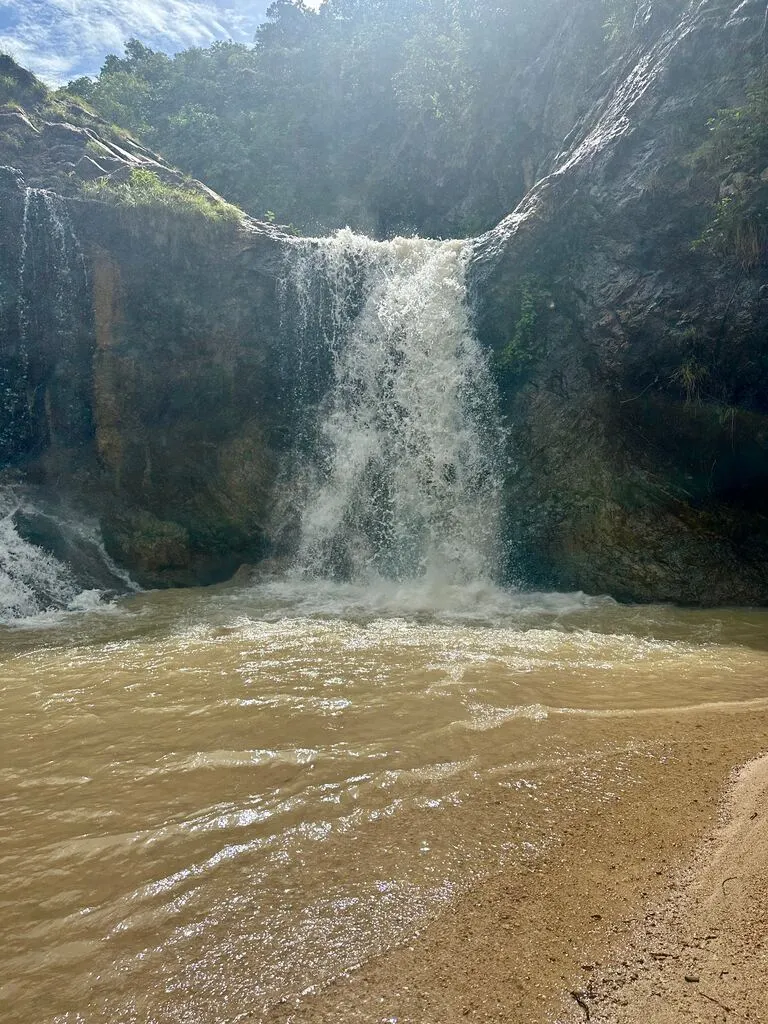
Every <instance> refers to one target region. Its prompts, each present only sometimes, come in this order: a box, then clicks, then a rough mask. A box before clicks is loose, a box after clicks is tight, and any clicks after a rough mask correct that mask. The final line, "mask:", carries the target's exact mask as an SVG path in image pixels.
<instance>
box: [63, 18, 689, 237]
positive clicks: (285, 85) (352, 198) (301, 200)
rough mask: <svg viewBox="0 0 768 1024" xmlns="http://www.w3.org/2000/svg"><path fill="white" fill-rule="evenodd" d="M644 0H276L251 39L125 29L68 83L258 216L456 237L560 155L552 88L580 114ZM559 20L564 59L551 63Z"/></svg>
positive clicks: (500, 207)
mask: <svg viewBox="0 0 768 1024" xmlns="http://www.w3.org/2000/svg"><path fill="white" fill-rule="evenodd" d="M643 6H644V5H643V4H642V3H640V2H639V0H581V2H580V3H579V5H578V10H577V11H574V5H573V3H572V0H536V3H530V2H527V0H516V2H503V3H499V4H497V5H488V4H487V3H484V2H482V0H452V2H446V0H379V2H371V0H326V2H325V3H323V4H322V6H321V7H320V8H319V10H317V11H314V10H312V9H310V8H308V7H304V6H303V5H302V4H301V3H292V2H290V0H278V2H276V3H274V4H273V5H272V7H270V9H269V12H268V17H267V20H266V22H265V23H264V24H263V25H262V27H261V28H260V29H259V32H258V35H257V39H256V42H255V45H254V46H252V47H250V46H244V45H239V44H234V43H221V42H219V43H214V44H213V45H212V46H210V47H208V48H207V49H198V48H194V49H189V50H186V51H184V52H183V53H179V54H177V55H176V56H175V57H169V56H167V55H166V54H163V53H159V52H155V51H152V50H150V49H148V48H147V47H146V46H143V45H142V44H141V43H140V42H138V41H136V40H132V41H130V42H129V43H128V44H127V45H126V48H125V55H124V57H117V56H114V55H113V56H110V57H108V58H107V60H106V61H105V63H104V66H103V68H102V70H101V73H100V75H99V76H98V78H97V79H96V80H95V81H94V80H91V79H88V78H80V79H77V80H76V81H74V82H72V83H70V86H69V90H70V92H71V93H73V94H76V95H78V96H82V97H84V98H85V99H86V100H88V101H89V102H91V103H92V104H93V106H94V107H95V108H96V109H97V110H98V111H99V113H100V114H102V116H104V117H105V118H106V119H107V120H108V121H114V122H116V123H119V124H121V125H124V126H125V127H126V128H128V129H129V130H130V131H132V132H134V133H136V134H137V135H138V136H140V137H141V138H142V139H144V140H145V141H146V142H147V143H148V144H150V145H151V146H153V147H154V148H156V149H158V150H159V151H160V152H162V154H163V155H164V157H165V158H166V159H167V160H169V161H170V162H171V163H173V164H175V165H176V166H178V167H180V168H182V169H183V170H184V171H185V172H188V173H190V174H192V175H193V176H194V177H196V178H199V179H200V180H202V181H205V182H206V183H207V184H209V185H210V186H211V187H213V188H215V189H216V190H217V191H218V192H220V193H221V194H222V195H224V196H226V197H227V198H229V199H230V200H231V201H233V202H235V203H237V204H238V205H240V206H242V207H243V208H244V209H245V210H247V211H248V212H249V213H251V214H252V215H254V216H256V217H265V216H266V215H267V212H268V211H270V212H274V215H275V217H276V218H277V220H279V221H282V222H287V221H290V222H292V223H293V224H295V225H296V226H297V227H299V228H300V229H301V230H303V231H305V232H312V231H321V230H322V231H324V230H328V229H330V228H334V227H339V226H344V225H345V224H349V225H351V226H353V227H355V228H357V229H359V230H364V231H367V232H369V233H372V234H375V235H379V236H386V235H391V234H393V233H395V232H403V233H412V232H419V233H421V234H431V235H442V236H446V235H453V236H458V235H467V234H473V233H476V232H478V231H481V230H484V229H486V228H488V227H490V226H491V225H492V224H494V223H495V222H496V221H497V220H499V219H500V218H501V217H502V216H504V215H505V214H506V213H508V212H509V211H510V210H511V209H512V208H514V206H515V205H516V203H517V202H518V200H519V199H520V198H521V197H522V195H523V194H524V192H525V191H526V189H527V187H529V186H530V185H531V184H532V183H533V181H532V179H533V177H534V175H535V173H536V170H537V166H538V165H539V164H540V163H541V162H542V161H543V160H544V159H545V158H546V157H548V156H550V155H552V154H553V153H556V152H557V151H558V149H559V147H560V146H561V144H562V139H563V136H564V134H565V133H566V132H567V131H568V129H569V128H570V127H571V123H572V120H571V118H570V116H569V117H566V118H564V119H563V118H558V117H557V116H554V117H552V116H550V108H551V107H552V106H553V99H554V98H555V94H556V93H558V92H559V95H558V96H557V99H556V103H555V104H554V105H555V107H557V106H558V105H559V106H560V107H562V106H563V104H565V105H566V106H570V107H573V108H574V109H573V110H572V111H570V113H573V114H577V115H578V113H580V112H583V110H584V109H586V106H588V95H589V92H590V90H591V89H592V88H593V85H594V82H595V80H596V79H597V77H598V74H599V71H600V70H601V69H602V68H605V67H607V66H608V65H609V64H610V62H611V61H612V60H613V59H614V58H615V56H616V54H617V52H618V50H619V48H620V47H621V45H622V42H623V41H625V40H626V36H627V34H628V33H630V32H631V31H632V30H633V25H635V23H636V22H637V21H638V11H639V10H640V9H641V8H642V7H643ZM655 6H656V7H659V6H661V7H665V8H674V9H679V8H681V7H682V6H683V0H658V3H657V4H656V5H655ZM573 33H576V34H577V35H578V38H579V41H580V47H578V48H577V47H573V46H570V47H569V48H568V49H569V52H572V53H574V54H575V53H577V52H578V53H579V56H578V57H574V58H573V60H574V61H575V64H574V66H573V67H570V66H569V67H567V68H565V69H564V68H563V66H562V65H563V62H564V60H565V57H564V56H563V50H564V47H563V45H562V44H563V40H564V38H565V37H568V36H569V35H571V34H573ZM537 62H538V63H539V64H540V65H541V71H542V74H541V82H540V83H539V85H537V90H538V89H540V90H541V94H540V95H539V96H538V98H537V100H536V102H535V103H531V102H530V101H531V97H530V96H528V95H527V94H526V89H528V88H529V85H526V82H525V73H526V70H527V69H529V68H530V67H531V66H532V65H533V64H535V63H537ZM563 74H565V75H566V77H567V79H568V83H569V89H570V90H571V95H569V96H567V97H564V96H563V90H562V89H561V88H559V87H560V85H561V82H560V81H559V79H560V78H561V77H562V75H563ZM537 109H540V113H541V116H537V114H536V110H537ZM561 120H564V121H565V124H563V123H561Z"/></svg>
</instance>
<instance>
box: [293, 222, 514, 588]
mask: <svg viewBox="0 0 768 1024" xmlns="http://www.w3.org/2000/svg"><path fill="white" fill-rule="evenodd" d="M467 254H468V250H467V247H466V246H465V245H464V243H462V242H459V241H435V240H427V239H420V238H395V239H393V240H391V241H386V242H377V241H372V240H371V239H368V238H365V237H362V236H359V235H355V234H353V233H352V232H351V231H349V230H344V231H340V232H338V233H337V234H336V235H334V236H332V237H330V238H327V239H312V240H302V241H300V242H297V243H296V246H295V251H294V253H293V259H292V264H291V267H290V274H289V279H288V281H287V285H286V300H288V299H290V300H291V301H292V302H293V303H294V306H293V315H294V317H298V321H299V324H300V331H301V344H300V349H301V359H300V362H301V364H302V365H303V366H304V367H305V368H306V370H308V371H310V372H312V373H316V372H317V369H318V367H321V366H323V364H325V365H326V367H327V377H328V380H327V393H326V394H325V396H324V397H322V398H320V400H319V402H318V404H317V406H316V408H315V409H314V410H313V412H312V415H313V417H314V422H313V423H311V424H305V426H304V428H303V430H299V431H298V436H299V447H300V449H301V452H300V457H296V458H295V459H294V467H295V468H294V471H293V479H292V480H291V481H290V484H289V490H290V492H291V494H292V498H293V502H294V504H295V506H296V507H297V508H298V510H299V524H298V541H297V544H296V555H295V567H296V569H297V570H298V571H300V572H301V573H303V574H306V575H310V576H316V577H333V578H338V579H351V580H359V581H363V580H365V579H369V578H372V577H384V578H388V579H393V580H399V581H402V580H412V579H418V578H424V577H433V578H439V579H444V580H445V581H446V582H451V583H461V582H468V581H472V580H477V579H480V578H487V579H490V578H492V577H493V576H495V575H496V574H497V568H498V564H499V558H500V554H501V552H500V535H501V530H500V514H501V513H500V508H501V479H502V472H501V467H502V451H503V446H502V441H503V437H502V431H501V428H500V424H499V416H498V395H497V392H496V387H495V383H494V381H493V378H492V375H491V373H490V370H489V365H488V360H487V356H486V354H485V353H484V352H483V351H482V349H481V348H480V346H479V344H478V342H477V340H476V339H475V337H474V335H473V333H472V329H471V323H470V314H469V310H468V307H467V301H466V286H465V268H466V259H467ZM302 365H300V366H299V370H298V372H299V377H301V376H302ZM300 404H302V403H301V402H297V407H298V406H299V405H300ZM303 404H309V405H310V407H311V402H310V403H306V402H304V403H303Z"/></svg>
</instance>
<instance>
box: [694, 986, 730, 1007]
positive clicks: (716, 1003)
mask: <svg viewBox="0 0 768 1024" xmlns="http://www.w3.org/2000/svg"><path fill="white" fill-rule="evenodd" d="M696 991H697V992H698V993H699V995H700V996H704V998H705V999H708V1000H709V1001H710V1003H714V1004H715V1006H719V1007H720V1009H721V1010H725V1012H726V1013H733V1007H732V1006H726V1005H725V1003H721V1002H720V1000H719V999H715V997H714V996H708V995H707V993H706V992H702V991H701V989H700V988H697V989H696Z"/></svg>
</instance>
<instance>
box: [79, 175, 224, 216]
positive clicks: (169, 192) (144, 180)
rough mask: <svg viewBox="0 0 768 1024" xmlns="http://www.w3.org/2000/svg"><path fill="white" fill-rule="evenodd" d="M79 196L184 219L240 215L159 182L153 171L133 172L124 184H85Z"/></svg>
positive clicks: (100, 181)
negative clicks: (139, 207) (155, 211)
mask: <svg viewBox="0 0 768 1024" xmlns="http://www.w3.org/2000/svg"><path fill="white" fill-rule="evenodd" d="M83 192H84V193H85V194H86V195H88V196H90V197H92V198H95V199H103V200H104V201H106V202H111V203H115V204H116V205H118V206H143V207H155V208H161V209H166V210H172V211H173V212H175V213H179V214H181V215H184V216H192V217H205V218H207V219H209V220H214V221H237V220H239V219H240V218H241V217H242V213H241V211H240V210H238V208H237V207H236V206H232V205H231V204H230V203H224V202H216V201H215V200H214V199H210V198H209V197H208V196H206V195H205V194H204V193H202V192H196V191H194V189H192V188H184V187H183V186H180V185H171V184H168V183H167V182H164V181H161V180H160V178H159V177H158V176H157V174H155V172H154V171H150V170H146V169H144V168H134V170H132V171H131V173H130V175H129V177H128V178H127V179H126V180H125V181H121V182H114V181H111V180H110V179H109V178H99V179H97V180H96V181H90V182H85V183H84V184H83Z"/></svg>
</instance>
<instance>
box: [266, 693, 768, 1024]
mask: <svg viewBox="0 0 768 1024" xmlns="http://www.w3.org/2000/svg"><path fill="white" fill-rule="evenodd" d="M595 727H596V723H590V722H588V721H585V722H584V731H585V733H589V732H590V731H591V730H592V729H594V728H595ZM625 729H626V730H627V732H628V734H629V733H630V732H631V735H632V737H633V741H634V745H635V753H634V755H632V756H630V759H629V762H628V763H625V765H624V767H625V768H626V767H627V764H628V767H629V781H627V782H626V783H625V784H623V785H622V786H620V787H617V791H616V794H615V796H614V798H613V799H612V801H611V802H610V803H608V804H603V805H601V806H598V807H596V808H594V809H593V811H591V812H589V813H587V814H585V813H583V811H577V812H575V813H573V814H571V815H570V816H569V814H568V809H567V808H559V809H558V810H559V814H558V816H559V819H560V821H561V822H562V823H563V824H562V828H561V832H560V835H559V836H558V837H557V839H556V840H555V842H554V844H553V845H552V846H550V848H549V849H548V850H547V851H546V852H545V853H544V854H543V855H541V856H540V857H538V858H536V859H535V860H534V861H532V862H531V863H530V864H528V865H520V866H516V867H515V868H513V869H506V870H505V871H504V872H503V873H501V874H498V875H495V876H493V877H491V878H489V879H487V880H485V881H484V882H482V883H480V884H479V885H477V886H476V887H474V888H473V889H472V890H471V891H470V892H469V893H468V894H467V895H466V897H464V898H463V899H462V900H461V901H460V902H459V903H458V904H456V905H454V906H453V907H452V908H451V909H449V910H448V911H447V912H444V913H443V914H442V915H441V916H439V917H438V918H437V919H435V920H433V921H432V922H431V923H430V924H429V925H428V926H427V927H426V928H424V929H423V930H422V931H421V934H420V935H419V936H418V937H417V938H415V939H414V940H413V941H411V942H410V943H409V944H408V945H405V946H403V947H401V948H399V949H396V950H394V951H392V952H390V953H388V954H386V955H384V956H382V957H379V958H377V959H374V960H372V961H369V962H368V963H365V964H363V965H361V967H360V968H359V969H358V970H357V971H355V972H352V973H351V974H349V975H347V976H346V977H344V978H340V979H338V980H337V981H336V982H335V983H333V984H332V985H331V986H329V987H327V988H326V989H324V990H323V991H321V992H319V993H317V994H314V995H308V996H307V997H306V998H304V999H303V1000H302V1001H300V1002H299V1003H298V1004H285V1005H283V1006H280V1007H277V1008H275V1010H274V1011H273V1013H272V1014H271V1016H270V1017H269V1020H270V1021H272V1022H278V1021H284V1022H288V1021H295V1022H308V1024H314V1022H331V1021H333V1022H338V1021H344V1022H345V1024H355V1022H363V1021H365V1022H388V1024H394V1022H397V1024H406V1022H407V1024H454V1022H459V1021H464V1020H469V1021H472V1020H474V1021H485V1022H490V1021H493V1022H502V1021H503V1022H509V1024H533V1022H538V1021H541V1022H542V1024H543V1022H548V1024H553V1022H557V1024H576V1022H580V1021H585V1020H591V1021H598V1022H603V1024H609V1022H616V1024H619V1022H622V1024H635V1022H640V1021H642V1022H643V1024H656V1022H657V1024H672V1022H677V1021H680V1020H691V1021H701V1022H715V1021H722V1020H729V1021H731V1020H749V1021H764V1020H766V1019H768V996H767V995H766V986H765V980H764V979H765V978H766V976H768V951H767V949H766V936H768V759H766V760H758V761H754V759H755V758H759V757H760V756H761V755H762V754H764V753H765V752H766V751H768V711H766V709H765V707H764V706H763V705H752V706H749V705H746V706H745V705H742V706H740V707H737V706H723V705H721V706H713V707H709V708H706V709H697V710H693V711H682V712H681V711H678V712H672V713H669V712H666V713H649V714H646V715H638V716H636V717H634V718H633V720H632V722H631V725H630V724H628V723H626V722H623V721H619V720H617V721H616V722H615V723H614V724H613V727H612V731H613V733H614V737H616V736H618V735H619V734H620V733H621V731H622V730H625ZM659 738H661V739H662V741H663V742H662V749H661V750H659V749H658V746H657V748H656V750H655V753H654V754H653V756H649V754H648V748H647V747H645V746H644V742H646V741H656V744H658V740H659ZM586 739H587V740H588V739H589V737H586ZM628 739H629V735H628ZM749 762H752V763H749ZM743 765H747V767H746V768H744V769H743V770H742V771H741V772H739V773H736V772H735V770H734V769H735V768H736V767H737V766H743ZM602 770H604V771H610V770H611V766H610V764H605V765H603V766H602ZM693 979H696V980H693Z"/></svg>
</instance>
